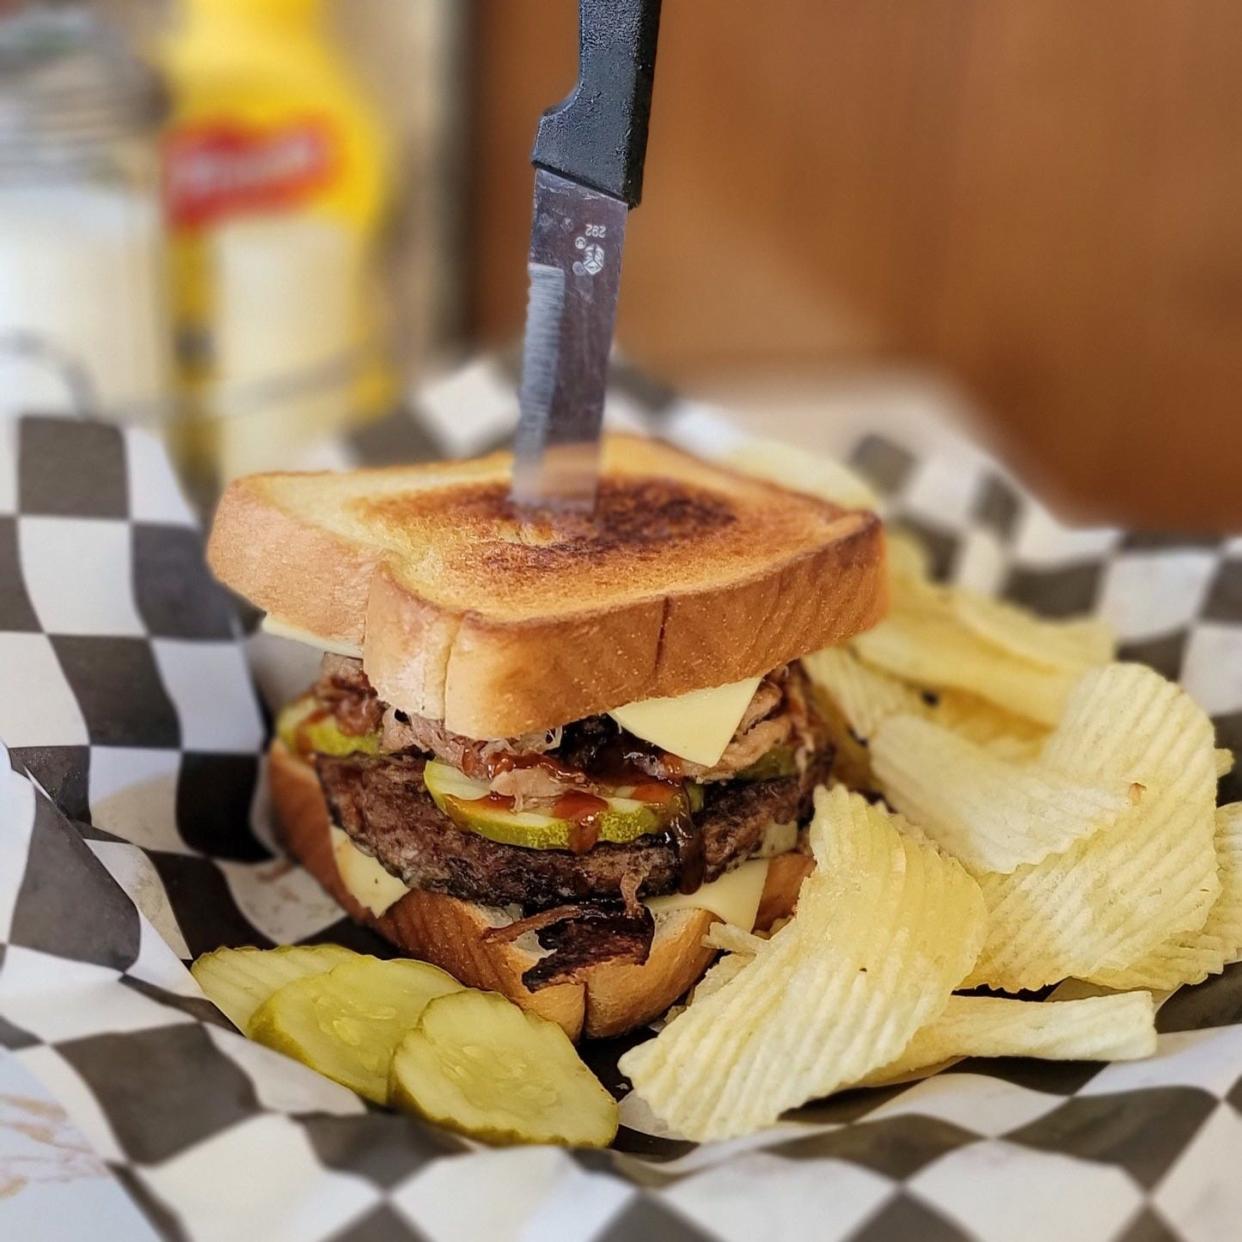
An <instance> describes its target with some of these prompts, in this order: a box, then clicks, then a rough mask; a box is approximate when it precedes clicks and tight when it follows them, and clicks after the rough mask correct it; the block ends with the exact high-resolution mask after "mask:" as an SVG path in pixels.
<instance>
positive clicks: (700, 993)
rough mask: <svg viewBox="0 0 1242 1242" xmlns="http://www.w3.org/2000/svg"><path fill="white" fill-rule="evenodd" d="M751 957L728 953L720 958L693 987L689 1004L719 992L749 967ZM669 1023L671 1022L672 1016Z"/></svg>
mask: <svg viewBox="0 0 1242 1242" xmlns="http://www.w3.org/2000/svg"><path fill="white" fill-rule="evenodd" d="M751 957H752V954H749V953H730V954H728V955H727V956H726V957H722V958H720V960H719V961H717V962H716V963H715V964H714V965H713V966H712V967H711V969H710V970H709V971H708V972H707V974H705V975H704V976H703V978H702V979H700V980H699V981H698V983H696V984H695V985H694V991H693V992H691V993H690V1004H692V1005H693V1004H694V1002H695V1001H696V1000H704V999H706V998H707V997H709V996H710V995H711V994H712V993H713V992H718V991H720V989H721V988H722V987H724V985H725V984H726V983H728V982H729V981H730V980H731V979H735V978H736V977H737V975H738V972H739V971H740V970H741V969H742V967H744V966H748V965H750V959H751ZM669 1021H672V1015H670V1017H669Z"/></svg>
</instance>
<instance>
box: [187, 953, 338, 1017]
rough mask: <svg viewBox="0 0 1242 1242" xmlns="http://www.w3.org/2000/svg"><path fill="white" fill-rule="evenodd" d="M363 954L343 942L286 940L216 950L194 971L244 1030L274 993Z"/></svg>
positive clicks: (213, 999) (213, 1000) (217, 1004)
mask: <svg viewBox="0 0 1242 1242" xmlns="http://www.w3.org/2000/svg"><path fill="white" fill-rule="evenodd" d="M358 956H359V955H358V954H357V953H355V952H354V951H353V950H352V949H346V948H344V947H343V946H341V945H339V944H285V945H281V946H280V947H279V948H275V949H253V948H247V949H215V950H213V951H212V952H211V953H204V954H203V955H202V957H200V958H199V959H198V960H197V961H196V962H195V963H194V965H193V966H191V967H190V973H191V974H192V975H193V976H194V980H195V982H196V983H197V984H198V986H199V987H200V988H202V989H203V992H204V993H205V994H206V996H207V999H208V1000H209V1001H211V1003H212V1004H213V1005H215V1007H216V1008H217V1009H218V1010H220V1012H221V1013H222V1014H224V1016H225V1017H226V1018H228V1020H229V1021H230V1022H232V1024H233V1025H234V1026H235V1027H237V1029H238V1030H239V1031H241V1032H242V1033H243V1034H245V1035H248V1034H250V1019H251V1018H252V1017H253V1016H254V1011H255V1010H256V1009H258V1007H259V1006H260V1005H262V1004H263V1002H264V1001H265V1000H267V998H268V997H269V996H271V995H272V993H273V992H275V991H277V989H279V988H283V987H284V986H285V985H286V984H288V983H293V982H294V981H295V980H297V979H304V978H306V977H307V976H308V975H321V974H323V973H324V972H325V971H328V970H331V969H332V968H333V967H334V966H340V965H341V964H342V963H344V962H350V961H353V960H354V959H355V958H357V957H358Z"/></svg>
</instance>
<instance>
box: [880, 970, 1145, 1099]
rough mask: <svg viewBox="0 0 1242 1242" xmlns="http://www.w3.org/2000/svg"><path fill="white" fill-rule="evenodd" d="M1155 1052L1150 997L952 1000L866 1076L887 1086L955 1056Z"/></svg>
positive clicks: (1119, 1056)
mask: <svg viewBox="0 0 1242 1242" xmlns="http://www.w3.org/2000/svg"><path fill="white" fill-rule="evenodd" d="M1155 1051H1156V1006H1155V1003H1154V1002H1153V1000H1152V996H1151V993H1150V992H1122V993H1120V994H1119V995H1117V996H1098V997H1094V998H1092V999H1089V1000H1071V1001H1021V1000H1008V999H1006V998H1004V997H1000V996H952V997H950V998H949V1003H948V1004H947V1005H946V1006H945V1008H944V1010H943V1012H942V1013H941V1014H940V1015H939V1017H936V1018H933V1019H932V1021H931V1022H929V1023H928V1024H927V1025H926V1026H925V1027H923V1028H922V1030H920V1031H919V1032H918V1033H917V1034H916V1035H915V1036H914V1038H913V1039H912V1040H911V1041H910V1043H909V1044H908V1045H907V1047H906V1050H905V1051H904V1052H903V1053H902V1054H901V1056H900V1057H898V1058H897V1060H895V1061H894V1062H893V1063H892V1064H891V1065H886V1066H883V1067H882V1068H881V1069H879V1070H876V1071H875V1072H874V1073H872V1074H870V1075H868V1077H867V1080H866V1084H865V1085H868V1086H871V1085H875V1084H877V1083H881V1082H889V1081H891V1080H892V1079H895V1078H901V1077H903V1076H905V1075H906V1074H913V1073H916V1072H917V1071H918V1070H923V1069H928V1068H930V1067H932V1066H936V1065H940V1064H942V1063H943V1062H945V1061H950V1060H955V1059H957V1058H958V1057H1038V1058H1040V1059H1041V1060H1044V1061H1135V1060H1138V1059H1139V1058H1140V1057H1149V1056H1151V1055H1152V1054H1153V1053H1154V1052H1155Z"/></svg>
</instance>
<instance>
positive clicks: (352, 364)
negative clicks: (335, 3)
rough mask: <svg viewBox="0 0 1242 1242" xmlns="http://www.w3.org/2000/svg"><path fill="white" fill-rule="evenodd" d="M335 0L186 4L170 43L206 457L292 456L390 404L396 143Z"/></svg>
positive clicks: (181, 321)
mask: <svg viewBox="0 0 1242 1242" xmlns="http://www.w3.org/2000/svg"><path fill="white" fill-rule="evenodd" d="M326 17H327V14H326V0H182V7H181V10H180V13H179V19H180V20H179V22H178V24H177V26H176V28H175V29H174V31H173V32H172V35H171V37H170V38H169V39H168V40H167V42H166V43H165V45H164V47H163V49H162V56H161V60H162V65H163V68H164V71H165V73H166V75H167V77H168V80H169V84H170V88H171V93H172V115H171V121H170V123H169V125H168V127H167V130H166V132H165V134H164V138H163V147H162V164H163V185H164V204H165V213H166V217H167V222H168V229H169V236H170V252H171V253H170V266H171V275H172V303H173V305H172V309H173V315H174V322H175V330H176V338H177V358H178V372H179V386H180V387H179V390H180V395H181V402H180V405H181V410H182V416H181V417H180V418H179V419H178V420H177V422H176V425H175V427H174V443H175V445H176V446H177V447H178V448H179V450H180V451H181V454H182V456H183V459H185V462H186V465H187V466H188V467H189V468H191V469H192V470H193V469H194V468H199V469H202V468H210V470H211V471H212V473H215V474H217V475H218V476H222V477H223V478H228V477H230V476H232V475H234V474H237V473H240V472H242V471H246V470H252V469H261V468H264V467H268V466H273V465H278V464H281V463H284V462H288V461H290V460H292V459H293V455H294V454H295V453H296V450H297V449H298V448H299V447H302V446H305V445H306V444H308V443H309V442H311V441H312V440H313V439H314V438H316V437H318V436H320V435H323V434H325V433H327V432H329V431H331V430H332V429H334V428H335V427H337V426H339V425H340V424H342V423H343V422H346V421H348V420H351V419H354V418H360V417H366V416H367V415H369V414H372V413H375V412H378V411H380V410H382V409H383V408H385V407H386V406H387V404H388V403H389V402H390V401H391V399H392V395H393V391H394V378H393V376H392V374H391V372H390V370H389V368H388V367H387V365H386V364H385V361H384V357H383V352H384V351H383V349H382V347H381V343H380V342H381V337H382V333H383V329H384V327H385V325H384V323H383V316H382V315H381V314H380V313H379V310H378V308H379V305H380V299H379V296H378V294H379V290H378V288H377V284H378V282H377V279H376V259H377V235H378V231H379V228H380V226H381V224H382V221H383V216H384V211H385V207H386V205H387V199H388V182H389V169H388V153H387V151H386V149H385V143H384V136H383V134H382V131H381V128H380V125H379V123H378V121H377V119H376V118H375V117H374V116H373V115H372V112H371V110H370V108H369V107H368V105H367V102H366V100H365V98H364V96H363V95H362V93H361V91H360V90H359V89H358V87H357V86H356V85H355V83H354V81H353V79H352V77H351V75H350V73H349V71H348V68H347V66H346V65H345V64H344V63H343V61H342V59H341V57H340V56H339V55H338V54H337V52H336V50H335V49H334V47H333V45H332V42H331V33H330V30H329V29H328V25H327V20H326Z"/></svg>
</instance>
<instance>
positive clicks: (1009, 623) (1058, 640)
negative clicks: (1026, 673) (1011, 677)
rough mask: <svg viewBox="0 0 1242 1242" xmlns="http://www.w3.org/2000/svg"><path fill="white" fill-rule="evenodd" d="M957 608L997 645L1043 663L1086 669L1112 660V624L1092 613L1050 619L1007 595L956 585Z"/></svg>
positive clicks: (954, 604) (960, 617) (973, 628)
mask: <svg viewBox="0 0 1242 1242" xmlns="http://www.w3.org/2000/svg"><path fill="white" fill-rule="evenodd" d="M952 608H953V613H954V615H955V616H956V617H957V619H958V620H959V621H961V623H962V624H963V625H964V626H965V627H966V628H967V629H968V630H970V632H971V633H972V634H975V635H977V636H978V637H979V638H982V639H983V640H984V642H987V643H991V645H992V646H993V647H997V648H999V649H1000V650H1001V651H1005V652H1008V653H1009V654H1010V655H1013V656H1017V657H1018V658H1019V659H1022V660H1026V661H1028V662H1029V663H1031V664H1037V665H1039V666H1040V667H1043V668H1049V669H1064V670H1066V671H1068V672H1071V673H1074V672H1081V671H1083V670H1084V669H1087V668H1091V667H1092V666H1093V665H1096V664H1107V663H1108V662H1109V661H1110V660H1111V659H1112V658H1113V655H1114V653H1115V652H1116V649H1117V640H1116V638H1115V636H1114V635H1113V632H1112V630H1111V629H1110V628H1109V627H1108V626H1107V625H1106V624H1105V623H1104V622H1103V621H1097V620H1095V619H1093V618H1086V619H1083V620H1078V621H1050V620H1047V619H1046V618H1044V617H1038V616H1036V615H1035V614H1034V613H1033V612H1028V611H1027V610H1026V609H1025V608H1019V607H1018V606H1017V605H1015V604H1011V603H1008V602H1007V601H1005V600H1001V599H994V598H993V597H991V596H988V595H980V594H979V593H978V592H977V591H966V590H960V589H959V590H955V591H954V592H953V596H952Z"/></svg>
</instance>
